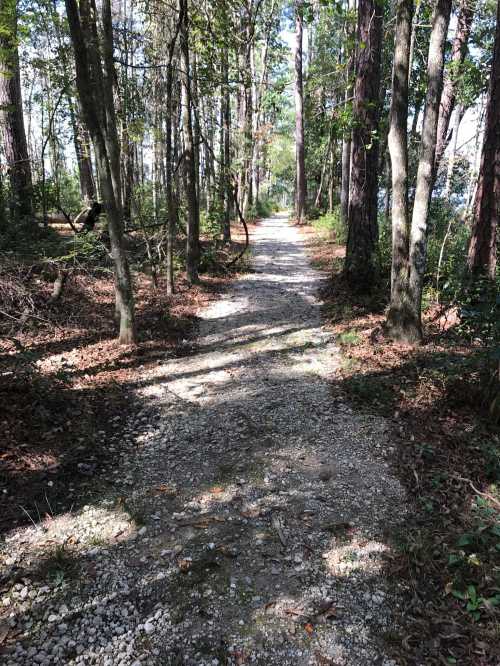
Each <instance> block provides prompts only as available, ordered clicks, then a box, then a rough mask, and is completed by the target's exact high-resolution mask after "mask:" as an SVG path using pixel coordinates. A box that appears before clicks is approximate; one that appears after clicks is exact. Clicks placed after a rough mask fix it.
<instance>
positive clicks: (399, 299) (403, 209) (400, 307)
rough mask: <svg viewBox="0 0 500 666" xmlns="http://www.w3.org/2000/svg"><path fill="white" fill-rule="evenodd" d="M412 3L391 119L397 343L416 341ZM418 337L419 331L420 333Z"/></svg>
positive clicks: (404, 1)
mask: <svg viewBox="0 0 500 666" xmlns="http://www.w3.org/2000/svg"><path fill="white" fill-rule="evenodd" d="M412 10H413V0H398V3H397V6H396V28H395V38H394V66H393V72H392V102H391V110H390V115H389V153H390V156H391V173H392V269H391V302H390V306H389V311H388V314H387V331H388V333H389V335H390V336H391V337H392V338H394V339H397V340H403V341H409V340H410V341H413V339H414V337H415V334H416V333H415V331H414V330H413V328H414V327H413V326H412V323H413V321H412V310H411V308H410V307H409V303H408V287H409V272H408V265H409V264H408V259H409V257H408V252H409V227H408V222H409V220H408V81H409V68H410V40H411V25H412ZM417 337H418V331H417Z"/></svg>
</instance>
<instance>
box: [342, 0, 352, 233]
mask: <svg viewBox="0 0 500 666" xmlns="http://www.w3.org/2000/svg"><path fill="white" fill-rule="evenodd" d="M352 5H353V3H352V0H347V9H349V10H350V9H351V8H352ZM344 34H345V41H346V47H345V48H346V51H347V48H348V46H347V43H348V42H349V41H350V39H351V38H352V29H351V27H350V23H349V21H348V19H346V21H345V26H344ZM344 66H345V68H346V69H345V84H346V85H345V106H346V110H347V107H348V104H350V99H351V96H352V75H353V72H354V54H353V53H349V54H348V58H347V61H346V62H345V63H344ZM351 148H352V144H351V129H350V128H349V130H346V131H345V132H344V135H343V137H342V157H341V160H342V167H341V179H342V180H341V187H340V218H341V220H342V224H343V225H344V226H345V228H346V229H347V224H348V217H349V189H350V184H351Z"/></svg>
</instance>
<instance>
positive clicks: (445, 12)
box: [408, 0, 452, 340]
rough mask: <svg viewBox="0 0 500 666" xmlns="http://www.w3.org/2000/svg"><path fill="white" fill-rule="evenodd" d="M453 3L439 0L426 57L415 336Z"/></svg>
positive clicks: (414, 227) (413, 251)
mask: <svg viewBox="0 0 500 666" xmlns="http://www.w3.org/2000/svg"><path fill="white" fill-rule="evenodd" d="M451 5H452V0H437V4H436V8H435V10H434V15H433V19H432V31H431V37H430V44H429V55H428V59H427V95H426V99H425V110H424V122H423V126H422V141H421V149H420V158H419V162H418V170H417V186H416V190H415V202H414V205H413V216H412V223H411V234H410V283H409V298H410V304H409V307H410V309H411V313H412V314H411V325H410V326H409V330H408V335H409V336H411V337H414V338H415V340H420V339H421V338H422V325H421V309H422V289H423V283H424V275H425V264H426V256H427V222H428V215H429V204H430V199H431V194H432V186H433V174H434V160H435V155H436V136H437V125H438V116H439V105H440V101H441V91H442V88H443V67H444V50H445V46H446V34H447V32H448V25H449V22H450V13H451ZM410 328H411V331H410Z"/></svg>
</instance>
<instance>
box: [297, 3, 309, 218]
mask: <svg viewBox="0 0 500 666" xmlns="http://www.w3.org/2000/svg"><path fill="white" fill-rule="evenodd" d="M303 12H304V5H303V2H302V0H296V1H295V42H294V60H295V153H296V155H295V216H296V218H297V221H298V222H299V224H301V223H302V222H304V220H305V216H306V197H307V183H306V164H305V145H304V85H303V77H302V34H303Z"/></svg>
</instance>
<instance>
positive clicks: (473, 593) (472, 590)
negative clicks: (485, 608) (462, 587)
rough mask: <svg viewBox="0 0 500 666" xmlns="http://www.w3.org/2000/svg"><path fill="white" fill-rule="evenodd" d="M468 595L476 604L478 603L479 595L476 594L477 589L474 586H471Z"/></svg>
mask: <svg viewBox="0 0 500 666" xmlns="http://www.w3.org/2000/svg"><path fill="white" fill-rule="evenodd" d="M467 594H468V596H469V599H470V600H471V601H472V602H473V603H476V601H477V593H476V588H475V587H474V585H469V587H468V588H467Z"/></svg>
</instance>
